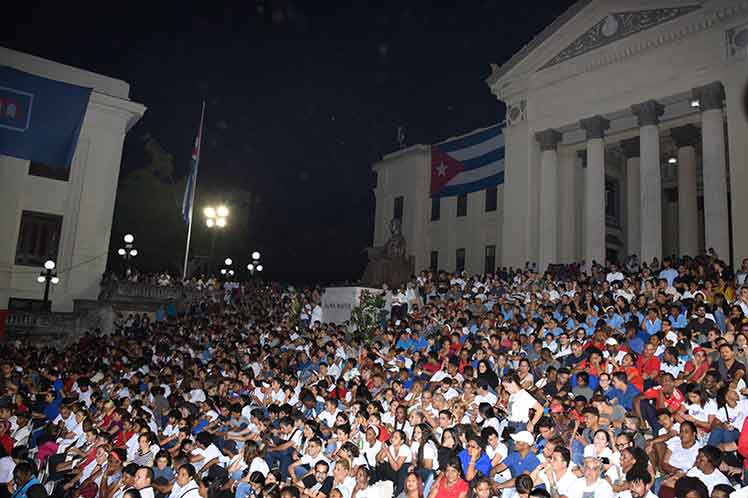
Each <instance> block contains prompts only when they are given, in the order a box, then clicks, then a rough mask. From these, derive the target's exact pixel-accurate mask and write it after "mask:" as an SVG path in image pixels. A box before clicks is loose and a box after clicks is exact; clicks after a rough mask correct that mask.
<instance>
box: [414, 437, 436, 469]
mask: <svg viewBox="0 0 748 498" xmlns="http://www.w3.org/2000/svg"><path fill="white" fill-rule="evenodd" d="M420 445H421V443H419V442H418V441H413V442H412V443H410V454H411V460H410V461H411V462H417V460H418V449H419V447H420ZM423 459H424V460H431V462H432V463H431V470H438V469H439V453H438V451H437V450H436V446H434V443H433V442H431V441H429V442H427V443H426V446H424V448H423Z"/></svg>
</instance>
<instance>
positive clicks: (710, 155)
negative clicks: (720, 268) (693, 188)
mask: <svg viewBox="0 0 748 498" xmlns="http://www.w3.org/2000/svg"><path fill="white" fill-rule="evenodd" d="M693 96H694V98H695V99H698V101H699V107H700V108H701V140H702V155H703V163H704V175H703V176H704V238H705V247H706V249H707V250H709V249H710V248H713V249H714V250H715V251H716V252H717V254H718V255H719V257H720V258H721V259H723V260H725V261H729V259H730V232H729V220H728V216H727V213H728V211H727V170H726V164H727V163H726V159H725V125H724V120H723V118H722V105H723V101H724V99H725V90H724V87H723V86H722V83H720V82H718V81H715V82H714V83H710V84H708V85H705V86H702V87H699V88H695V89H694V90H693Z"/></svg>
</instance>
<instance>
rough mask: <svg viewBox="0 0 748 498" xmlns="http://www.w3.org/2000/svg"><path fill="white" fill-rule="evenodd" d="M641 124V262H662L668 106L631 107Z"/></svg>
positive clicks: (645, 105)
mask: <svg viewBox="0 0 748 498" xmlns="http://www.w3.org/2000/svg"><path fill="white" fill-rule="evenodd" d="M631 111H632V112H633V113H634V115H635V116H636V117H637V118H638V120H639V150H640V156H639V157H640V160H641V162H640V167H639V185H640V195H641V202H640V207H641V212H640V215H641V218H640V220H641V239H640V241H639V242H640V244H641V261H642V262H650V261H652V259H653V258H657V259H659V260H662V173H661V171H660V130H659V127H658V125H659V123H660V116H662V113H663V112H665V106H663V105H662V104H660V103H658V102H657V101H655V100H648V101H646V102H642V103H641V104H635V105H632V106H631Z"/></svg>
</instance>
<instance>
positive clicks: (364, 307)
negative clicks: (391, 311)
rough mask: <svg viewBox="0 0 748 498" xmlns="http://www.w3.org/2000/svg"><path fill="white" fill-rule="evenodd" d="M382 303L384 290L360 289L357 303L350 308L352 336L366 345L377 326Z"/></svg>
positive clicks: (382, 306) (382, 309)
mask: <svg viewBox="0 0 748 498" xmlns="http://www.w3.org/2000/svg"><path fill="white" fill-rule="evenodd" d="M384 305H385V299H384V292H372V291H369V290H366V289H361V293H360V294H359V304H358V306H356V307H354V308H353V309H352V310H351V324H352V325H353V327H354V331H353V335H354V337H356V338H358V339H360V340H361V341H362V342H363V343H364V344H366V345H369V344H371V342H372V340H373V338H374V331H375V330H376V329H377V327H379V322H380V318H381V315H382V312H383V311H384Z"/></svg>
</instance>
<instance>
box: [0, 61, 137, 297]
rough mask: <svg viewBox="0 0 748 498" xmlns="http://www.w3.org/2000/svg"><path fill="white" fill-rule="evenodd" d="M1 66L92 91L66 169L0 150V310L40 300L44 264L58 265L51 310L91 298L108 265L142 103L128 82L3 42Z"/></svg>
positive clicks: (96, 292)
mask: <svg viewBox="0 0 748 498" xmlns="http://www.w3.org/2000/svg"><path fill="white" fill-rule="evenodd" d="M0 61H1V62H0V63H2V64H3V65H6V66H9V67H12V68H15V69H18V70H21V71H25V72H27V73H30V74H34V75H37V76H42V77H45V78H50V79H53V80H57V81H62V82H66V83H71V84H75V85H80V86H84V87H90V88H93V91H92V93H91V98H90V101H89V104H88V108H87V110H86V115H85V118H84V122H83V127H82V129H81V133H80V138H79V140H78V145H77V147H76V151H75V155H74V157H73V163H72V165H71V168H70V169H69V170H60V169H54V168H50V167H48V166H47V165H43V164H36V163H30V162H29V161H26V160H23V159H17V158H14V157H8V156H3V155H0V233H2V234H3V236H2V237H0V309H3V308H6V307H17V308H23V307H24V306H29V305H30V304H32V302H33V301H40V300H41V299H42V295H43V290H44V289H43V287H44V286H43V285H41V284H39V283H38V282H37V281H36V277H37V276H38V275H39V272H40V271H41V268H42V265H43V264H44V261H45V260H47V259H50V258H51V259H53V260H55V261H56V263H57V270H58V275H59V277H60V283H59V284H58V285H56V286H53V287H52V290H51V293H50V300H51V302H52V309H53V310H54V311H71V310H72V309H73V301H74V300H75V299H96V298H97V296H98V294H99V282H100V281H101V276H102V274H103V273H104V268H105V267H106V263H107V257H108V254H107V253H108V249H109V235H110V231H111V227H112V214H113V211H114V201H115V196H116V192H117V180H118V177H119V169H120V162H121V159H122V144H123V141H124V138H125V134H126V133H127V131H128V130H129V129H130V128H131V127H132V126H133V125H134V124H135V123H136V122H137V121H138V120H139V119H140V118H141V117H142V116H143V113H144V112H145V109H146V108H145V107H144V106H143V105H141V104H139V103H137V102H133V101H131V100H130V98H129V92H130V86H129V84H127V83H125V82H124V81H120V80H116V79H113V78H109V77H106V76H102V75H99V74H95V73H91V72H89V71H85V70H82V69H77V68H74V67H70V66H66V65H63V64H58V63H56V62H52V61H49V60H45V59H42V58H39V57H34V56H31V55H28V54H24V53H20V52H16V51H14V50H9V49H6V48H3V47H0Z"/></svg>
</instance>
